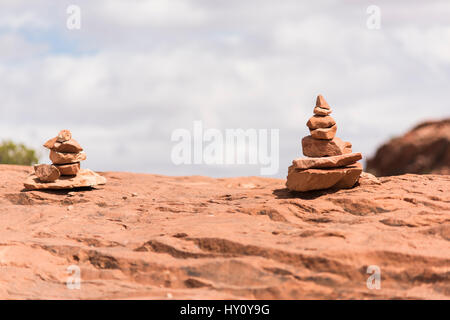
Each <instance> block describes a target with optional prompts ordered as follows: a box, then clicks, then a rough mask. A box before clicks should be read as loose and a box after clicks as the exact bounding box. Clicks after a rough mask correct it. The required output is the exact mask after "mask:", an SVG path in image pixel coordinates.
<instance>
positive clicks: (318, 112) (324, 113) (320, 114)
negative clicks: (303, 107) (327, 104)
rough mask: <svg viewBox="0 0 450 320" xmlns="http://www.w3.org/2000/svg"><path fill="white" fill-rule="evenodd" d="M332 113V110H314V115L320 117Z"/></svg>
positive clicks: (318, 108)
mask: <svg viewBox="0 0 450 320" xmlns="http://www.w3.org/2000/svg"><path fill="white" fill-rule="evenodd" d="M330 113H331V109H324V108H320V107H315V108H314V114H317V115H318V116H327V115H329V114H330Z"/></svg>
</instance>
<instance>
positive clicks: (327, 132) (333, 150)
mask: <svg viewBox="0 0 450 320" xmlns="http://www.w3.org/2000/svg"><path fill="white" fill-rule="evenodd" d="M331 112H332V110H331V108H330V106H329V105H328V103H327V102H326V101H325V99H324V98H323V96H322V95H319V96H318V97H317V100H316V106H315V108H314V116H312V117H311V118H310V119H309V120H308V122H307V124H306V125H307V127H308V128H309V131H310V133H311V135H309V136H307V137H304V138H303V139H302V148H303V154H304V155H305V156H306V158H300V159H296V160H294V161H293V162H292V165H291V166H290V167H289V170H288V176H287V182H286V186H287V188H288V189H289V190H292V191H310V190H321V189H328V188H335V189H342V188H351V187H353V186H354V185H355V184H356V182H357V181H358V179H359V177H360V175H361V172H362V165H361V164H360V163H358V162H357V161H358V160H361V159H362V155H361V153H352V144H351V143H350V142H346V141H343V140H341V139H339V138H338V137H336V131H337V124H336V121H335V120H334V119H333V118H332V117H331V116H330V114H331Z"/></svg>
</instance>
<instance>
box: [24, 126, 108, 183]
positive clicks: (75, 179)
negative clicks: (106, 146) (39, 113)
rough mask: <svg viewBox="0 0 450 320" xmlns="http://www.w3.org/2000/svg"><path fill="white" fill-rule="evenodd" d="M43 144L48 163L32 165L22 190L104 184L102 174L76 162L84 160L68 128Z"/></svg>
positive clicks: (83, 154) (79, 147) (78, 145)
mask: <svg viewBox="0 0 450 320" xmlns="http://www.w3.org/2000/svg"><path fill="white" fill-rule="evenodd" d="M44 147H46V148H47V149H49V150H50V160H51V161H52V164H39V165H36V166H34V174H32V175H31V176H30V177H28V179H27V181H26V182H25V188H26V189H29V190H33V189H71V188H78V187H93V186H95V185H98V184H105V183H106V179H105V178H104V177H102V176H100V175H98V174H96V173H95V172H93V171H91V170H89V169H84V170H83V169H81V167H80V162H81V161H83V160H86V153H84V152H83V148H82V147H81V146H80V144H79V143H78V142H77V141H76V140H74V139H72V133H71V132H70V131H69V130H62V131H60V132H59V134H58V135H57V136H56V137H54V138H52V139H50V140H48V141H47V142H46V143H45V144H44Z"/></svg>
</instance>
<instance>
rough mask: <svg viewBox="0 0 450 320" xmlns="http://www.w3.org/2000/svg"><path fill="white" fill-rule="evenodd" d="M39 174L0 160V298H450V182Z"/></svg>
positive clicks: (423, 177)
mask: <svg viewBox="0 0 450 320" xmlns="http://www.w3.org/2000/svg"><path fill="white" fill-rule="evenodd" d="M31 171H32V168H30V167H20V166H6V165H2V166H0V179H1V181H2V184H1V186H0V208H1V210H0V215H1V218H0V268H1V272H0V298H8V299H23V298H32V299H36V298H41V299H79V298H86V299H87V298H90V299H94V298H100V299H106V298H125V299H127V298H132V299H133V298H136V299H137V298H145V299H147V298H152V299H153V298H158V299H161V298H162V299H165V298H168V297H172V298H174V299H181V298H183V299H223V298H226V299H229V298H231V299H241V298H245V299H253V298H258V299H304V298H305V299H338V298H339V299H347V298H362V299H366V298H367V299H379V298H380V299H390V298H400V299H409V298H423V299H429V298H438V299H449V298H450V276H449V274H450V249H449V248H450V246H449V244H450V242H449V241H450V194H449V192H448V190H449V189H450V176H445V175H411V174H408V175H402V176H397V177H387V178H380V181H381V184H372V185H370V184H369V185H367V184H364V185H361V186H358V187H356V188H353V189H349V190H340V191H337V192H336V191H333V192H331V191H315V192H308V193H290V192H288V191H287V189H285V186H284V184H285V180H281V179H268V178H256V177H248V178H227V179H213V178H208V177H199V176H193V177H167V176H161V175H148V174H131V173H119V172H108V173H102V175H103V176H105V177H106V178H107V179H108V183H107V184H106V185H105V186H102V187H99V189H94V190H79V191H71V192H67V191H48V192H44V191H28V192H22V191H21V190H22V189H23V181H24V179H25V178H26V177H27V175H28V174H29V172H31ZM70 265H78V266H79V267H80V268H81V280H82V282H81V289H80V290H70V289H68V288H67V287H66V281H67V277H68V274H67V271H66V269H67V267H68V266H70ZM369 265H377V266H379V267H380V268H381V289H380V290H369V289H368V288H367V286H366V280H367V278H368V277H369V274H366V271H367V267H368V266H369Z"/></svg>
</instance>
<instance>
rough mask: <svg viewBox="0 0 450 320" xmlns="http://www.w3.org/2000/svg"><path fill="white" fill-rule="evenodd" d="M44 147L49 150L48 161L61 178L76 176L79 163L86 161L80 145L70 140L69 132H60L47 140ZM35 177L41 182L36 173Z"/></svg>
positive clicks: (70, 134)
mask: <svg viewBox="0 0 450 320" xmlns="http://www.w3.org/2000/svg"><path fill="white" fill-rule="evenodd" d="M44 147H46V148H47V149H49V150H50V160H51V161H52V163H53V166H54V167H56V168H57V169H58V171H59V173H60V175H61V176H76V175H77V174H78V172H79V171H80V162H81V161H83V160H86V153H84V152H83V148H82V147H81V146H80V144H79V143H78V142H77V141H76V140H74V139H72V133H71V132H70V131H69V130H62V131H60V132H59V134H58V135H57V136H56V137H54V138H52V139H50V140H48V141H47V142H46V143H45V144H44ZM36 175H37V176H38V178H39V179H41V181H42V177H41V176H39V175H38V174H37V172H36ZM58 178H59V177H58ZM44 179H45V177H44ZM55 180H56V179H55ZM55 180H53V181H55Z"/></svg>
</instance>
